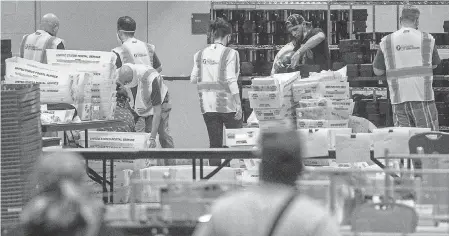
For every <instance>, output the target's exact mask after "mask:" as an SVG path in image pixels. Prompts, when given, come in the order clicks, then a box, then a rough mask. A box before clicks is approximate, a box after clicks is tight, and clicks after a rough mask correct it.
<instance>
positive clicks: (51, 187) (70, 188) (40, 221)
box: [21, 153, 102, 236]
mask: <svg viewBox="0 0 449 236" xmlns="http://www.w3.org/2000/svg"><path fill="white" fill-rule="evenodd" d="M85 171H86V168H85V164H84V160H83V158H82V157H81V156H79V155H78V154H74V153H53V154H49V155H48V156H44V157H42V158H40V160H38V161H37V164H36V165H35V167H34V172H33V175H32V177H33V178H34V179H33V182H34V181H35V182H36V185H37V186H36V194H35V195H34V197H33V198H32V199H31V200H30V201H29V202H28V203H27V204H26V206H25V207H24V209H23V211H22V214H21V223H22V225H23V227H24V231H25V234H26V235H30V236H34V235H36V236H37V235H39V236H50V235H51V236H54V235H58V236H59V235H61V236H62V235H67V236H72V235H80V233H81V234H83V235H95V232H98V228H99V223H100V222H99V220H101V210H102V205H101V203H100V202H98V201H96V200H94V199H92V198H91V197H90V196H89V191H88V190H87V189H86V188H85V187H84V186H83V182H84V181H83V180H85V178H86V172H85ZM99 213H100V214H99ZM98 218H99V219H98Z"/></svg>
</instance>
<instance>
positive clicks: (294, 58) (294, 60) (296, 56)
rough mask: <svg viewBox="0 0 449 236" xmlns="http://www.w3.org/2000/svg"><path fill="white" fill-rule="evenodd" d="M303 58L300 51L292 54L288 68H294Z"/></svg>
mask: <svg viewBox="0 0 449 236" xmlns="http://www.w3.org/2000/svg"><path fill="white" fill-rule="evenodd" d="M303 56H304V52H302V51H301V50H300V49H299V50H298V51H296V52H295V54H293V56H292V59H291V64H290V68H293V69H294V68H296V67H297V66H298V65H299V64H301V63H300V61H299V60H300V59H301V58H302V57H303Z"/></svg>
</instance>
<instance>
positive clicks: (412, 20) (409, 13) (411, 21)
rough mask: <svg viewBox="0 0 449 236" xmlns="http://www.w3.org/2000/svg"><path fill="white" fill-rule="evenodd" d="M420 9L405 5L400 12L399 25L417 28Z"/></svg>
mask: <svg viewBox="0 0 449 236" xmlns="http://www.w3.org/2000/svg"><path fill="white" fill-rule="evenodd" d="M419 15H420V11H419V9H418V8H417V7H415V6H412V5H405V6H404V8H403V9H402V14H401V18H400V21H401V25H402V26H403V27H410V28H414V29H417V28H418V25H419Z"/></svg>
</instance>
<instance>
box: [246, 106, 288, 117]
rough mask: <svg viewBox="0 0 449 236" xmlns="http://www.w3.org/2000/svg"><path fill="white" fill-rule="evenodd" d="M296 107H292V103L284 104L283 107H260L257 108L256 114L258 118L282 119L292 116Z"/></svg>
mask: <svg viewBox="0 0 449 236" xmlns="http://www.w3.org/2000/svg"><path fill="white" fill-rule="evenodd" d="M293 113H295V109H293V108H291V105H289V106H284V107H283V108H273V109H260V108H255V109H254V114H255V115H256V117H257V119H258V120H262V121H263V120H282V119H286V118H292V117H293Z"/></svg>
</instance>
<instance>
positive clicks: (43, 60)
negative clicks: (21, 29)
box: [20, 34, 56, 64]
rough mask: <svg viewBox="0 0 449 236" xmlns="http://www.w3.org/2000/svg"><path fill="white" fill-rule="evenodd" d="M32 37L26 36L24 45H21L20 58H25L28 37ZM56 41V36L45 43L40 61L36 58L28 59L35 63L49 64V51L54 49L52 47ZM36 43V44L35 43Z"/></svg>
mask: <svg viewBox="0 0 449 236" xmlns="http://www.w3.org/2000/svg"><path fill="white" fill-rule="evenodd" d="M29 36H30V34H28V35H26V36H25V37H24V38H23V40H22V44H21V45H20V57H21V58H25V45H26V43H27V40H28V37H29ZM55 40H56V37H54V36H51V37H49V38H48V39H47V40H46V41H45V43H44V45H43V47H42V51H41V55H40V57H39V60H36V58H32V59H31V58H28V59H31V60H34V61H38V62H40V63H45V64H46V63H47V49H52V47H51V46H52V45H53V43H54V41H55ZM35 43H36V42H35Z"/></svg>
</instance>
